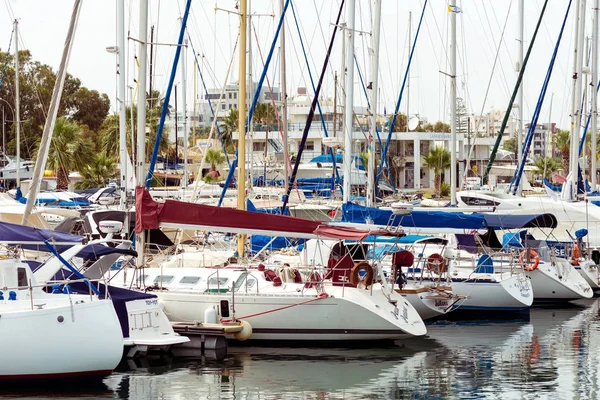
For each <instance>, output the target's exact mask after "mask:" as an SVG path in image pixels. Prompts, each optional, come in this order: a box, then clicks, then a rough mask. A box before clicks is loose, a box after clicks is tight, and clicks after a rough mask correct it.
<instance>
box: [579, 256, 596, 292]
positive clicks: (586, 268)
mask: <svg viewBox="0 0 600 400" xmlns="http://www.w3.org/2000/svg"><path fill="white" fill-rule="evenodd" d="M575 269H576V270H577V272H579V275H581V276H582V277H583V279H585V281H586V282H587V283H588V285H590V287H591V288H592V290H593V291H596V290H599V289H600V272H599V271H598V266H597V265H596V263H594V262H593V261H591V260H585V261H582V262H581V263H580V265H578V266H577V267H575Z"/></svg>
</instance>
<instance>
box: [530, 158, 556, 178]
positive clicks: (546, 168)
mask: <svg viewBox="0 0 600 400" xmlns="http://www.w3.org/2000/svg"><path fill="white" fill-rule="evenodd" d="M534 165H535V169H534V171H533V172H534V173H535V174H536V175H538V176H540V175H541V176H543V177H544V178H548V179H550V178H551V177H552V174H553V173H555V172H556V171H558V170H559V169H560V168H561V163H560V161H559V160H557V159H556V158H553V157H539V158H536V159H535V161H534Z"/></svg>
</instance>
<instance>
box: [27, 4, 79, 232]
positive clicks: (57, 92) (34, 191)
mask: <svg viewBox="0 0 600 400" xmlns="http://www.w3.org/2000/svg"><path fill="white" fill-rule="evenodd" d="M80 8H81V0H75V4H74V5H73V12H72V14H71V21H70V24H69V30H68V31H67V38H66V39H65V45H64V49H63V54H62V58H61V60H60V66H59V67H58V72H57V75H56V81H55V82H54V89H53V90H52V99H51V100H50V107H49V108H48V116H47V117H46V123H45V124H44V131H43V133H42V140H41V142H40V148H39V150H38V157H37V160H36V163H35V168H34V170H33V179H32V181H31V186H30V188H29V195H28V197H27V205H26V206H25V212H24V213H23V220H22V222H21V224H23V225H27V222H28V220H29V215H30V214H31V210H32V209H33V206H34V204H35V200H36V198H37V195H38V192H39V190H40V184H41V183H42V175H43V173H44V169H45V167H46V161H47V160H48V151H49V150H50V141H51V140H52V133H53V132H54V125H55V123H56V116H57V115H58V106H59V104H60V98H61V96H62V92H63V87H64V84H65V78H66V77H67V65H68V64H69V57H70V55H71V48H72V45H73V36H75V28H76V26H77V20H78V19H79V10H80ZM19 166H20V165H19V164H17V171H18V170H19Z"/></svg>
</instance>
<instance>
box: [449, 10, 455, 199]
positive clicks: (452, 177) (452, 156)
mask: <svg viewBox="0 0 600 400" xmlns="http://www.w3.org/2000/svg"><path fill="white" fill-rule="evenodd" d="M455 3H456V0H450V8H451V9H452V11H451V12H450V39H451V40H452V42H451V44H450V115H451V116H450V118H451V125H450V126H451V131H450V204H451V205H453V206H454V205H456V12H455V11H454V8H455V7H456V6H455Z"/></svg>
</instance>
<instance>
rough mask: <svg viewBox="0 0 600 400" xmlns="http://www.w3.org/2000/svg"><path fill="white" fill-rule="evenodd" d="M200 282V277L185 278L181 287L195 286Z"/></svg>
mask: <svg viewBox="0 0 600 400" xmlns="http://www.w3.org/2000/svg"><path fill="white" fill-rule="evenodd" d="M199 281H200V277H199V276H184V277H183V278H181V280H180V281H179V283H180V284H181V285H195V284H197V283H198V282H199Z"/></svg>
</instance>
